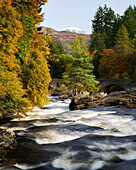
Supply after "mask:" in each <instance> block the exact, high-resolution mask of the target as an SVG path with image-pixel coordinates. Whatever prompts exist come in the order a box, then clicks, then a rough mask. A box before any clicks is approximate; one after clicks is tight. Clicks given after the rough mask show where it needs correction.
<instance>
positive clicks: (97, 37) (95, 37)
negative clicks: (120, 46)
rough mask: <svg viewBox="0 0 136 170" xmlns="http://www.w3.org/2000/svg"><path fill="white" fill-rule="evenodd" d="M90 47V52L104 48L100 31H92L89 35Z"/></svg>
mask: <svg viewBox="0 0 136 170" xmlns="http://www.w3.org/2000/svg"><path fill="white" fill-rule="evenodd" d="M90 41H91V42H90V48H89V51H90V53H92V52H93V51H95V50H97V51H102V50H103V49H105V48H106V45H105V42H104V35H103V34H101V33H100V32H98V33H97V32H93V33H92V35H91V40H90Z"/></svg>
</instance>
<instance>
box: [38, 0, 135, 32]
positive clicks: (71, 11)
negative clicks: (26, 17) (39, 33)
mask: <svg viewBox="0 0 136 170" xmlns="http://www.w3.org/2000/svg"><path fill="white" fill-rule="evenodd" d="M105 4H106V5H107V7H108V8H109V7H111V8H112V10H113V11H114V12H115V13H116V14H117V13H118V14H120V15H123V13H124V11H125V10H126V9H127V8H128V7H129V5H131V6H132V7H133V6H134V5H135V6H136V0H48V2H47V3H46V4H45V5H44V6H43V7H42V12H43V13H45V14H44V22H43V23H42V24H41V25H43V26H46V27H50V28H53V29H55V30H58V31H61V30H65V29H67V28H69V27H77V28H80V29H81V30H83V31H85V32H86V33H88V34H90V33H91V32H92V22H91V20H93V19H94V16H95V13H96V11H97V9H98V8H99V6H101V7H104V5H105Z"/></svg>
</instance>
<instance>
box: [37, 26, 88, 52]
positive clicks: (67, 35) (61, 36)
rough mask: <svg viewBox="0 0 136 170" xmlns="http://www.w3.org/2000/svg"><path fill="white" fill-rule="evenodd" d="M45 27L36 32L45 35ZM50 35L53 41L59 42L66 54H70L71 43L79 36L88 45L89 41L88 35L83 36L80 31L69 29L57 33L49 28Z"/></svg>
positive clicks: (73, 28) (74, 28)
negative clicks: (83, 38)
mask: <svg viewBox="0 0 136 170" xmlns="http://www.w3.org/2000/svg"><path fill="white" fill-rule="evenodd" d="M47 29H48V28H47V27H43V26H42V27H41V30H40V31H38V33H46V31H47ZM50 30H51V32H52V35H53V37H54V38H55V39H57V40H59V41H61V42H62V43H63V45H64V47H65V49H66V51H67V53H69V54H70V53H71V47H72V41H73V40H74V39H75V38H76V37H77V36H78V35H81V36H83V37H85V40H86V42H87V43H88V42H89V41H90V35H89V34H85V33H84V32H83V31H82V30H80V29H78V28H76V27H71V28H69V29H66V30H64V31H57V30H54V29H52V28H50Z"/></svg>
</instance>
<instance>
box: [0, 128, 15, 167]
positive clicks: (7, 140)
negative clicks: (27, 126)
mask: <svg viewBox="0 0 136 170" xmlns="http://www.w3.org/2000/svg"><path fill="white" fill-rule="evenodd" d="M16 145H17V142H16V138H15V134H14V132H12V131H8V130H4V129H0V166H1V165H4V164H6V163H7V159H6V154H7V152H9V151H10V150H12V149H15V147H16Z"/></svg>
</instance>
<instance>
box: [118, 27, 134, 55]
mask: <svg viewBox="0 0 136 170" xmlns="http://www.w3.org/2000/svg"><path fill="white" fill-rule="evenodd" d="M115 40H116V41H115V49H116V52H118V53H119V54H120V55H122V56H124V57H126V56H127V55H128V54H131V53H132V52H133V45H132V44H131V42H130V39H129V33H128V31H127V29H126V27H125V26H124V25H122V26H121V27H120V29H119V30H118V32H117V35H116V39H115Z"/></svg>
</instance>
